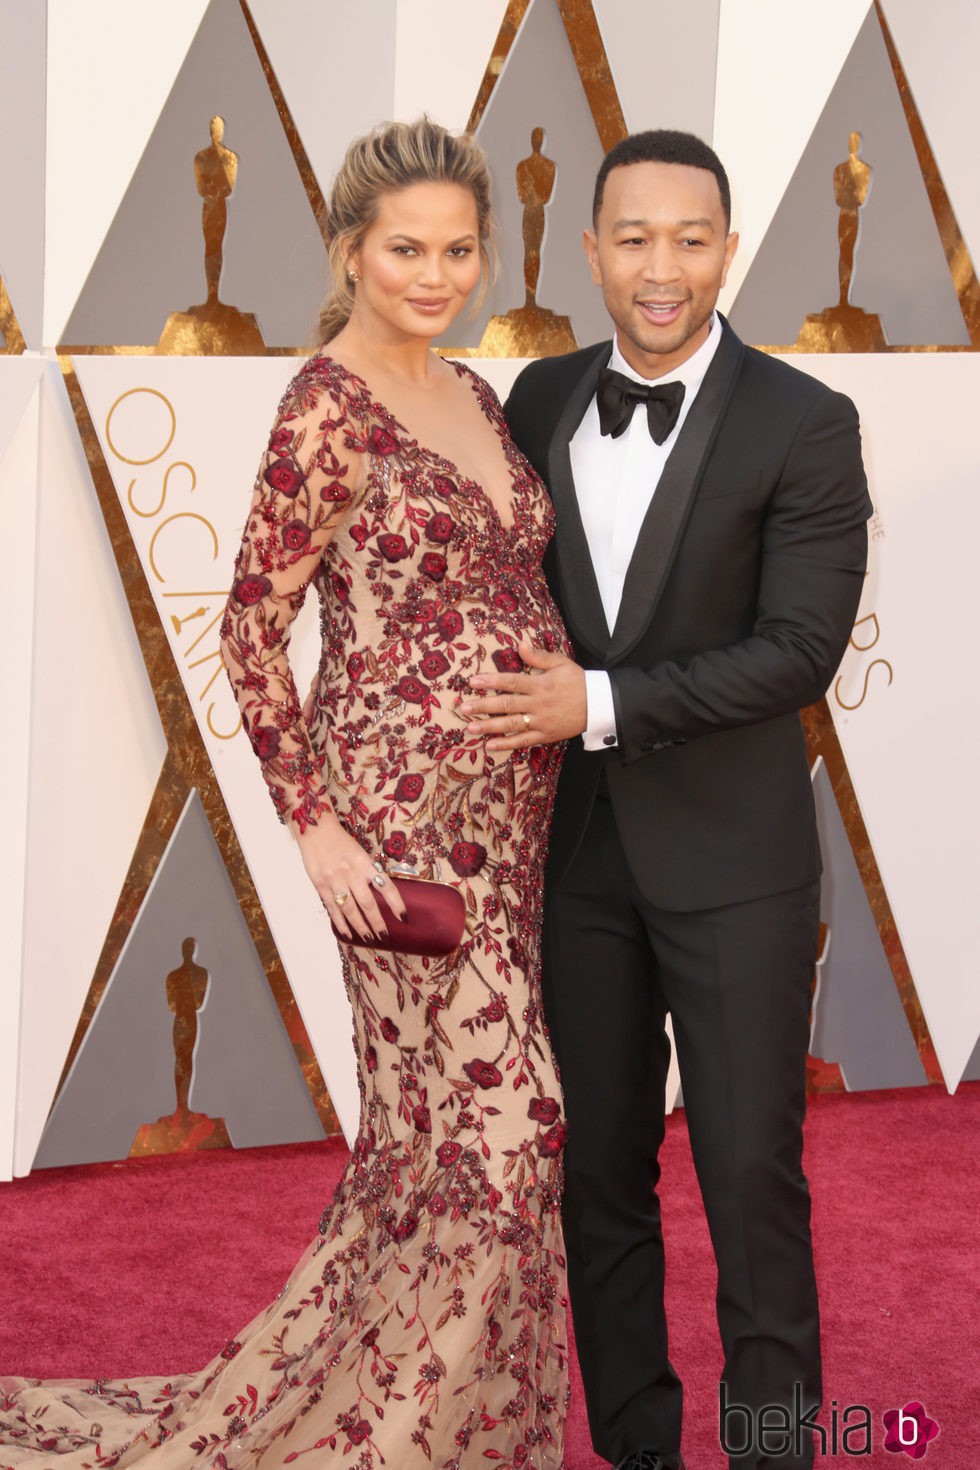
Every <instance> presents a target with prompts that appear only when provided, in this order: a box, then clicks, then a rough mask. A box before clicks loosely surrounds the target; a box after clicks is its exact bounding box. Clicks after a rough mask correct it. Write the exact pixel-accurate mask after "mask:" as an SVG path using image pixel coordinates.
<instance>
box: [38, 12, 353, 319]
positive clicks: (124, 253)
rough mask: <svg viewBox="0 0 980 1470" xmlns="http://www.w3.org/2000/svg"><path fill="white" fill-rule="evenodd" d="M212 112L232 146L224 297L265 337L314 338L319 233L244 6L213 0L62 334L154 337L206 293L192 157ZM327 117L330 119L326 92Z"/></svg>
mask: <svg viewBox="0 0 980 1470" xmlns="http://www.w3.org/2000/svg"><path fill="white" fill-rule="evenodd" d="M334 64H336V62H335V63H334ZM215 114H217V115H219V116H221V117H223V118H224V119H225V134H224V144H225V146H226V147H228V148H230V149H231V150H232V152H234V153H237V155H238V176H237V179H236V181H235V187H234V191H233V193H232V195H231V198H230V199H229V200H228V224H227V229H226V231H225V236H224V270H223V273H222V276H221V287H220V295H221V300H222V301H224V302H227V303H228V304H229V305H231V306H234V307H237V308H238V309H239V310H240V311H243V312H253V313H254V314H255V316H256V317H257V318H258V324H259V327H260V329H261V332H262V335H263V337H264V339H265V341H266V343H267V345H269V346H297V345H301V344H302V343H304V342H305V341H307V340H308V339H309V336H310V333H311V331H312V327H313V324H314V322H315V320H316V313H317V306H318V304H319V301H320V298H321V297H322V295H323V293H324V287H325V283H326V253H325V251H324V248H323V242H322V240H321V238H320V233H319V230H318V229H317V227H316V221H315V220H314V218H313V211H312V210H311V208H310V204H309V201H308V199H307V197H306V191H305V189H304V188H303V184H302V180H301V179H300V176H299V172H298V170H297V167H296V162H295V160H294V158H293V155H292V152H291V150H290V147H289V143H288V141H287V139H286V135H285V133H284V132H283V128H282V124H281V122H280V120H279V114H278V113H277V111H276V108H275V104H274V102H273V100H272V94H271V92H270V91H269V87H268V83H267V82H266V80H265V77H264V75H263V73H262V68H261V66H260V64H259V59H258V56H257V54H256V51H255V47H254V45H253V43H252V40H251V37H250V36H249V34H248V30H247V28H246V25H245V21H244V18H243V16H242V10H241V6H240V5H239V4H238V0H211V4H210V5H209V6H208V9H207V11H206V12H205V15H204V18H203V20H202V21H201V24H200V27H199V28H198V31H197V34H196V36H195V37H194V40H193V42H192V43H191V46H190V48H189V50H188V53H187V56H186V58H185V60H184V64H183V66H182V67H181V70H180V73H179V75H178V77H177V80H176V81H175V83H174V86H173V89H172V91H171V93H170V96H169V98H168V99H167V102H166V103H165V105H164V107H163V109H162V111H161V113H160V118H159V120H158V122H157V125H156V127H155V128H154V130H153V134H152V136H151V137H150V140H149V142H148V143H147V145H146V148H145V150H144V152H143V156H142V158H141V159H140V162H139V165H138V167H137V169H136V172H135V173H134V175H133V178H132V181H131V183H130V185H129V188H128V189H127V190H126V193H125V195H124V196H123V200H122V203H121V204H120V206H119V209H118V211H117V212H116V217H115V219H114V220H113V222H112V225H111V226H110V228H109V231H108V233H107V235H106V238H105V241H104V243H103V245H102V249H101V250H100V251H99V254H98V256H97V258H96V260H95V264H94V265H93V266H92V269H91V271H90V272H89V276H88V279H87V280H86V282H85V285H84V287H83V289H82V292H81V295H80V296H79V299H78V301H77V303H76V305H75V308H74V310H73V312H72V314H71V317H70V319H69V321H68V325H67V326H66V327H65V331H64V338H63V340H64V341H65V342H67V343H71V344H74V345H86V346H95V345H99V344H103V343H109V344H115V345H117V346H118V345H123V344H127V343H133V344H144V345H152V344H154V343H155V342H157V340H158V339H159V337H160V333H161V332H162V330H163V327H164V323H165V322H166V320H167V317H168V315H169V314H170V313H171V312H176V311H183V310H184V309H185V308H186V307H188V306H191V305H196V304H198V303H200V302H203V301H204V299H205V296H206V286H205V279H204V237H203V234H202V229H201V207H202V201H201V197H200V196H199V194H198V192H197V186H196V183H195V177H194V156H195V154H196V153H198V152H199V151H200V150H201V149H202V148H206V147H207V146H208V143H209V127H210V121H211V118H212V116H213V115H215ZM337 121H338V122H339V121H340V120H339V119H338V120H337ZM324 126H325V127H327V126H330V115H329V94H327V95H326V99H325V103H324Z"/></svg>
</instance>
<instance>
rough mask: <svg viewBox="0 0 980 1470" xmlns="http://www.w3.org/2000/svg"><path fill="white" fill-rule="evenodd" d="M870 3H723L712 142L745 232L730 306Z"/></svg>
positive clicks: (725, 299)
mask: <svg viewBox="0 0 980 1470" xmlns="http://www.w3.org/2000/svg"><path fill="white" fill-rule="evenodd" d="M868 9H869V0H823V3H822V4H820V5H807V6H803V5H787V4H786V3H785V0H752V4H751V5H746V4H745V0H721V21H720V25H719V30H718V81H717V90H716V93H715V133H714V138H713V140H711V141H712V142H713V146H714V148H715V151H716V152H717V153H718V155H719V157H720V158H721V161H722V163H723V164H724V165H725V169H726V171H727V173H728V177H729V180H730V181H731V186H732V225H733V228H734V229H736V230H738V232H739V236H740V243H739V249H738V254H737V255H736V257H735V260H734V262H733V264H732V268H731V270H730V271H729V274H728V282H727V285H726V286H725V289H724V291H723V292H722V294H721V297H720V300H719V305H720V306H721V309H722V311H725V310H726V309H727V308H728V306H729V305H730V304H731V303H732V302H733V301H734V300H735V297H736V296H737V295H738V289H739V287H740V286H741V284H742V282H743V281H744V279H745V276H746V274H747V272H748V269H749V266H750V265H751V264H752V261H753V259H754V257H755V253H756V251H757V250H758V248H759V245H760V244H761V242H762V238H763V236H764V235H765V233H766V230H767V229H768V227H769V222H770V220H771V219H772V217H773V215H774V214H775V212H776V206H777V205H778V204H779V201H780V199H781V198H782V197H783V192H784V190H785V188H786V185H787V184H788V183H789V181H790V178H791V177H792V174H793V170H794V169H795V168H796V165H797V163H798V162H799V159H800V155H801V154H802V152H803V149H804V148H805V147H806V143H807V139H808V138H809V136H810V134H811V132H812V131H813V127H814V124H815V123H816V121H817V118H818V117H819V116H820V113H821V112H822V110H823V106H824V103H825V102H826V101H827V98H828V96H829V95H830V91H831V88H832V87H833V85H834V83H835V82H836V80H837V75H838V72H839V71H840V69H841V66H842V65H843V63H844V62H845V60H846V59H847V54H848V52H849V51H850V49H851V46H852V45H853V43H854V38H855V36H856V35H857V33H858V30H859V28H860V26H861V24H862V22H863V21H864V19H865V17H866V15H867V13H868Z"/></svg>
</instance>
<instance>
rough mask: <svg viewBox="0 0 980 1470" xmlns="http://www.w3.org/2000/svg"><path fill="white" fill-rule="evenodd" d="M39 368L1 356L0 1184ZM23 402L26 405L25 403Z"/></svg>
mask: <svg viewBox="0 0 980 1470" xmlns="http://www.w3.org/2000/svg"><path fill="white" fill-rule="evenodd" d="M43 367H44V365H43V363H41V362H38V361H37V360H36V359H31V358H26V359H25V358H17V357H14V358H0V405H3V404H5V403H6V402H7V400H8V398H9V399H10V400H13V401H16V402H17V404H18V406H19V409H20V413H19V417H18V418H17V419H15V420H13V422H11V421H10V420H9V419H7V417H6V415H4V414H2V412H0V518H2V522H3V524H4V525H5V526H9V527H13V526H16V527H17V586H16V593H15V599H16V601H15V605H16V606H19V608H20V609H21V613H20V617H19V618H18V619H17V622H18V634H17V636H16V637H12V638H8V639H7V645H6V648H5V650H4V675H5V684H6V688H7V689H8V690H9V691H11V692H12V693H13V695H14V697H13V698H8V699H7V700H6V701H5V706H4V715H3V760H2V761H0V811H2V812H3V845H2V850H0V1179H9V1178H11V1175H12V1172H13V1142H14V1120H15V1117H16V1111H17V1039H18V1036H19V1033H20V992H21V964H22V958H23V932H24V877H25V858H26V855H27V765H28V752H29V750H30V739H31V724H30V711H31V702H30V698H29V692H30V687H31V664H32V661H33V653H34V637H33V634H34V558H35V540H36V532H37V449H38V420H39V412H40V408H39V396H40V394H39V387H38V384H39V380H40V376H41V373H42V371H43ZM25 399H26V401H25Z"/></svg>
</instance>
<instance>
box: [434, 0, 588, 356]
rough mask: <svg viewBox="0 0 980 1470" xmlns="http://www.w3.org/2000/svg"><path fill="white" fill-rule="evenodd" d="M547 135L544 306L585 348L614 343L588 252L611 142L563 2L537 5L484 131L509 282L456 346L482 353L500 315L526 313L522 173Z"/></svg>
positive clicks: (461, 324)
mask: <svg viewBox="0 0 980 1470" xmlns="http://www.w3.org/2000/svg"><path fill="white" fill-rule="evenodd" d="M537 127H541V128H543V129H544V132H545V140H544V150H543V151H544V153H545V154H546V155H547V157H548V158H550V159H552V160H553V162H554V163H555V165H556V174H555V187H554V192H553V194H552V196H551V201H550V203H549V204H548V206H547V209H546V211H545V236H544V243H543V245H542V249H541V278H540V281H539V284H538V291H537V300H538V305H539V306H542V307H547V308H548V309H550V310H551V311H553V312H556V313H557V314H558V315H559V316H561V315H564V316H568V317H570V318H571V321H572V329H573V331H574V333H575V337H576V340H577V341H578V343H579V346H585V345H586V344H587V343H589V342H596V341H599V340H600V339H601V338H603V337H608V336H609V335H610V327H609V319H608V317H607V316H606V312H605V308H604V307H603V304H602V296H601V295H600V293H599V289H598V287H596V286H594V285H593V284H592V278H591V276H590V275H589V271H588V267H587V265H586V261H585V254H584V252H583V249H582V230H583V229H584V228H585V227H587V226H588V225H589V224H590V223H591V214H592V189H593V184H594V182H595V176H596V173H597V171H598V168H599V164H600V163H601V162H602V155H603V150H602V144H601V143H600V141H599V135H598V133H597V132H596V127H595V123H594V122H593V120H592V113H591V112H590V110H589V104H588V100H587V98H586V95H585V91H584V89H583V87H582V81H581V78H580V77H579V74H578V68H577V66H576V65H575V58H574V56H573V55H572V50H571V47H570V45H569V44H568V36H567V35H566V32H565V27H564V24H563V22H562V18H561V15H560V14H559V11H558V7H557V5H556V4H555V0H531V5H530V7H529V9H528V12H527V14H526V16H525V17H524V23H523V25H522V26H521V29H520V31H519V32H518V35H517V37H516V39H515V41H514V44H513V45H512V47H511V49H510V51H509V53H508V55H507V59H506V61H505V63H504V67H503V70H502V72H501V74H500V78H499V80H498V82H497V85H496V86H495V87H494V89H493V92H492V93H491V94H490V101H489V103H488V104H487V109H486V111H485V112H484V114H483V117H482V119H481V121H480V125H479V127H478V128H477V137H478V138H479V140H480V142H481V143H482V144H483V147H484V148H485V149H486V151H487V156H488V158H489V160H490V169H491V172H492V174H493V195H494V214H495V217H496V220H497V225H498V228H499V237H498V240H499V248H500V275H499V277H498V279H497V282H496V284H495V286H494V287H493V289H492V290H491V291H490V292H489V293H488V295H487V299H486V300H485V301H484V303H483V306H482V309H481V311H480V314H479V316H478V317H477V318H476V320H473V319H471V318H466V317H461V318H460V319H459V321H457V322H456V323H454V325H453V327H452V329H451V330H450V331H449V332H447V334H446V336H445V338H444V339H443V340H444V341H445V343H446V344H447V345H450V344H451V345H454V346H457V347H463V346H476V345H477V344H478V343H479V341H480V338H481V337H482V336H483V331H484V328H485V327H486V325H487V322H488V321H489V320H490V317H491V316H492V315H500V316H502V315H504V314H505V313H506V312H508V311H510V310H511V309H512V308H513V307H519V306H523V305H524V245H523V240H522V234H521V224H522V207H521V203H520V200H519V199H518V196H517V185H516V182H515V175H514V171H515V169H516V167H517V165H518V163H519V162H520V161H521V159H522V158H526V157H527V155H528V154H529V153H530V151H531V133H532V131H533V130H534V129H535V128H537Z"/></svg>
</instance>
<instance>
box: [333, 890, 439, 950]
mask: <svg viewBox="0 0 980 1470" xmlns="http://www.w3.org/2000/svg"><path fill="white" fill-rule="evenodd" d="M387 877H388V882H389V883H393V884H394V885H395V887H396V888H397V889H398V892H399V894H400V895H401V898H402V901H403V902H404V904H405V907H406V909H407V910H408V917H407V918H406V919H399V918H396V916H395V914H394V913H392V911H391V909H390V908H389V906H388V904H386V903H385V900H384V890H383V889H376V890H375V894H374V896H375V898H376V899H377V901H378V904H379V905H380V907H381V908H382V910H386V911H387V912H386V918H387V923H388V937H387V938H386V939H382V938H380V937H379V938H368V939H362V938H361V936H360V935H359V934H356V933H355V934H353V935H352V936H351V937H350V938H348V937H347V936H346V935H344V934H337V929H336V926H335V925H333V923H332V921H331V927H332V928H333V932H334V933H335V934H336V935H337V938H338V939H339V940H340V942H341V944H354V945H357V947H358V948H359V949H372V950H390V951H393V952H394V953H395V954H419V955H429V956H431V957H433V958H436V957H438V956H440V955H447V954H452V953H453V951H454V950H457V949H458V948H459V946H460V943H461V942H462V938H463V933H464V930H465V929H466V904H465V902H464V901H463V895H462V894H461V893H460V891H459V889H458V888H454V887H453V886H452V884H451V883H440V882H438V881H437V880H435V879H430V878H415V877H413V876H411V875H407V874H405V873H404V872H402V873H398V874H396V873H389V874H388V875H387Z"/></svg>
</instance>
